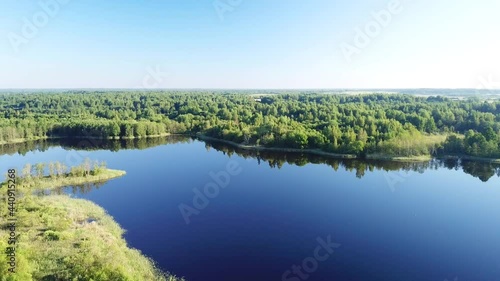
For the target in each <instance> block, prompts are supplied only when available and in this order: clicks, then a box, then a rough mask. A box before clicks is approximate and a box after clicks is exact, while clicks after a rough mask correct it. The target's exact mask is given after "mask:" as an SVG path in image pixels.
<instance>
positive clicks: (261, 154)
mask: <svg viewBox="0 0 500 281" xmlns="http://www.w3.org/2000/svg"><path fill="white" fill-rule="evenodd" d="M190 142H193V139H192V138H190V137H187V136H168V137H159V138H143V139H130V140H100V139H51V140H40V141H30V142H25V143H17V144H6V145H1V146H0V155H5V154H8V155H13V154H20V155H26V153H28V152H30V151H41V152H43V151H46V150H48V149H49V148H51V147H62V148H64V149H76V150H110V151H119V150H123V149H147V148H151V147H155V146H159V145H166V144H176V143H190ZM205 147H206V148H207V150H210V149H215V150H216V151H219V152H222V153H223V154H225V155H228V156H231V155H233V154H236V155H238V156H240V157H242V158H245V159H247V158H252V159H257V161H258V163H259V165H261V164H264V163H267V164H268V165H269V166H270V167H271V168H277V169H280V168H281V167H282V166H283V165H284V164H285V163H286V164H290V165H296V166H304V165H306V164H309V163H314V164H325V165H328V166H330V167H332V168H333V170H335V171H337V170H338V169H340V168H342V169H344V170H346V171H349V172H355V173H356V177H358V178H362V177H363V176H364V175H365V173H366V172H371V171H374V170H383V171H407V172H409V171H413V172H417V173H423V172H424V171H425V170H428V169H434V170H437V169H438V168H442V167H444V168H447V169H450V170H452V169H454V170H459V169H462V171H463V172H464V173H466V174H469V175H472V176H473V177H476V178H478V179H480V180H481V181H483V182H487V181H488V180H489V179H491V178H492V177H494V176H495V175H496V176H497V177H500V164H494V163H484V162H475V161H465V160H459V159H433V160H431V161H428V162H399V161H382V160H363V159H337V158H329V157H324V156H318V155H309V154H302V153H289V152H287V153H283V152H271V151H251V150H244V149H240V148H235V147H233V146H229V145H227V144H224V143H219V142H208V141H207V142H205ZM75 188H77V189H80V191H79V192H81V193H86V192H88V191H90V190H91V189H92V187H89V186H78V187H75Z"/></svg>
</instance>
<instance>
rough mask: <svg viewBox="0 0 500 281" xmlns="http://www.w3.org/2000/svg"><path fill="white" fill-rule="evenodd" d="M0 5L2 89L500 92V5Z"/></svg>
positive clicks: (45, 0)
mask: <svg viewBox="0 0 500 281" xmlns="http://www.w3.org/2000/svg"><path fill="white" fill-rule="evenodd" d="M1 7H2V9H0V38H2V40H0V62H2V63H3V64H4V65H5V66H7V67H4V68H2V69H0V77H2V78H1V79H0V88H1V89H221V90H232V89H244V90H257V89H268V90H293V89H308V90H309V89H310V90H316V89H328V90H330V89H331V90H335V89H356V90H357V89H487V90H494V89H499V88H500V54H499V53H498V51H497V50H499V49H500V38H498V37H495V36H493V34H496V32H497V31H496V28H495V27H497V26H500V18H499V17H498V16H497V13H496V11H498V10H499V8H500V3H499V2H497V1H494V0H481V1H477V2H474V3H472V2H467V3H462V2H453V3H450V2H448V1H445V0H438V1H430V0H427V1H418V2H417V1H410V0H373V1H362V0H356V1H350V2H345V1H340V0H335V1H327V0H313V1H307V2H305V1H298V0H297V1H285V0H274V1H264V0H254V1H248V0H209V1H199V0H184V1H177V0H171V1H148V2H135V1H131V0H127V1H120V2H103V1H97V0H90V1H85V2H82V1H71V0H42V1H40V2H19V1H8V2H4V3H2V4H1ZM465 19H466V20H465Z"/></svg>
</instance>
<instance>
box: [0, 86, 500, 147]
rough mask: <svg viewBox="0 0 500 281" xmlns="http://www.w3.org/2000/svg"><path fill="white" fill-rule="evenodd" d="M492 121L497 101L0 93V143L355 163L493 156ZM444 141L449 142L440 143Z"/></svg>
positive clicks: (499, 112) (496, 126) (498, 111)
mask: <svg viewBox="0 0 500 281" xmlns="http://www.w3.org/2000/svg"><path fill="white" fill-rule="evenodd" d="M257 97H259V99H257ZM499 120H500V102H491V101H488V102H486V101H480V100H478V99H471V100H461V101H459V100H450V99H448V98H446V97H428V98H425V97H417V96H412V95H393V94H366V95H332V94H312V93H307V94H300V93H289V94H273V95H263V94H259V96H256V95H248V94H231V93H208V92H207V93H205V92H204V93H202V92H196V93H188V92H168V93H166V92H159V93H156V92H148V93H134V92H93V93H90V92H71V93H53V94H51V93H34V94H1V95H0V142H12V141H16V140H17V141H21V140H29V139H36V138H45V137H95V138H141V137H146V136H153V135H162V134H166V133H186V134H195V133H202V134H204V135H207V136H211V137H216V138H221V139H225V140H229V141H234V142H237V143H245V144H250V145H262V146H268V147H288V148H297V149H321V150H323V151H327V152H334V153H349V154H356V155H360V156H363V155H367V154H384V155H388V156H416V155H425V154H436V153H439V152H441V153H447V154H460V155H471V156H481V157H500V146H499V140H500V138H499V131H500V123H499V122H498V121H499ZM455 134H457V135H455ZM444 135H450V136H449V137H448V139H447V140H446V142H445V143H443V141H444ZM438 136H442V137H438Z"/></svg>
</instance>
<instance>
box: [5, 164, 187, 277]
mask: <svg viewBox="0 0 500 281" xmlns="http://www.w3.org/2000/svg"><path fill="white" fill-rule="evenodd" d="M125 174H126V172H125V171H121V170H112V169H107V168H101V169H99V172H98V173H96V174H94V175H93V174H89V175H87V176H76V175H74V174H71V173H65V174H62V175H59V176H57V177H56V176H53V177H50V176H46V177H42V178H37V177H33V176H30V177H29V178H19V177H18V178H17V179H18V180H16V185H17V187H16V190H17V192H16V197H15V198H16V200H15V206H16V210H15V211H14V213H13V214H14V217H15V218H16V221H15V230H14V231H15V233H16V234H17V235H16V236H15V237H16V242H15V249H16V250H15V262H16V263H15V268H14V269H15V272H14V273H12V272H9V269H11V265H9V264H8V262H7V259H8V258H9V259H10V257H8V256H6V255H0V279H1V280H4V279H2V278H1V277H6V278H7V279H6V280H11V281H42V280H102V281H107V280H109V281H111V280H159V281H167V280H168V281H183V280H184V279H183V278H177V277H176V276H173V275H170V274H169V273H164V272H162V271H161V270H160V269H158V268H157V267H156V265H155V263H154V261H153V260H151V259H150V258H148V257H146V256H144V255H143V254H142V253H141V252H140V251H139V250H137V249H133V248H130V247H128V245H127V242H126V241H125V239H124V237H123V234H124V232H125V231H124V230H123V229H122V228H121V227H120V225H119V224H118V223H117V222H116V221H115V220H114V219H113V218H112V217H111V216H110V215H108V214H107V213H106V211H105V210H104V209H103V208H102V207H100V206H98V205H96V204H95V203H93V202H91V201H89V200H85V199H76V198H71V197H70V196H68V195H44V194H42V195H40V194H34V193H32V192H26V191H29V190H33V189H45V190H46V189H53V188H57V187H64V186H71V185H81V184H87V183H94V182H102V181H107V180H110V179H114V178H118V177H121V176H124V175H125ZM6 185H7V184H6V182H3V183H0V187H1V189H2V190H6V189H7V186H6ZM6 195H7V193H6V192H2V193H1V194H0V202H1V203H2V204H1V206H0V217H1V218H2V219H1V220H0V249H3V251H4V250H5V249H7V247H12V245H11V244H9V242H8V241H10V240H9V237H12V231H13V230H12V226H11V224H10V222H9V223H8V222H7V218H9V217H11V214H10V213H11V212H13V211H12V210H9V208H8V206H9V205H8V204H7V198H6ZM4 218H5V219H4ZM10 261H12V260H11V259H10Z"/></svg>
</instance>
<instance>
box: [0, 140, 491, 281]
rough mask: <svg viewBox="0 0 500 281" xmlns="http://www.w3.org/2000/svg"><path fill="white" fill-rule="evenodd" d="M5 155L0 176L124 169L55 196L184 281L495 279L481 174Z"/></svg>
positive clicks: (243, 160)
mask: <svg viewBox="0 0 500 281" xmlns="http://www.w3.org/2000/svg"><path fill="white" fill-rule="evenodd" d="M34 147H35V148H36V149H35V148H34ZM122 148H132V149H122ZM137 148H141V149H137ZM15 151H21V152H22V153H21V154H19V153H15ZM3 152H4V153H6V152H5V151H3ZM8 153H9V154H4V155H2V156H0V171H6V170H7V168H13V167H16V168H18V169H21V168H22V166H23V165H24V164H25V163H27V162H30V163H37V162H48V161H61V162H65V163H66V164H67V165H72V164H77V162H79V161H82V160H83V158H84V157H89V158H91V159H97V160H102V161H106V162H107V164H108V167H110V168H113V169H122V170H126V171H127V175H126V176H124V177H122V178H119V179H115V180H112V181H109V182H107V183H105V184H103V185H101V186H99V187H98V188H95V187H94V188H90V189H89V188H87V189H82V188H80V189H78V188H67V189H66V190H65V191H66V192H68V193H70V194H72V196H75V197H80V198H86V199H89V200H91V201H93V202H95V203H97V204H98V205H100V206H102V207H103V208H104V209H106V210H107V212H108V213H109V214H110V215H111V216H113V217H114V218H115V220H116V221H117V222H118V223H119V224H120V225H121V226H122V227H123V228H124V229H126V231H127V232H126V235H125V238H126V240H127V242H128V243H129V245H130V246H131V247H133V248H137V249H139V250H141V251H142V252H143V253H144V254H145V255H147V256H149V257H151V258H152V259H154V260H155V261H156V262H157V263H158V266H159V267H161V268H162V269H164V270H168V271H171V272H172V273H175V274H176V275H180V276H185V277H186V279H187V280H190V281H201V280H228V281H229V280H253V281H255V280H276V281H278V280H290V281H298V280H329V281H330V280H339V281H365V280H369V281H378V280H380V281H382V280H383V281H390V280H397V281H419V280H422V281H423V280H425V281H434V280H435V281H444V280H450V281H452V280H455V278H457V280H459V281H493V280H496V281H498V280H500V178H499V177H498V174H499V168H498V167H495V166H492V165H488V164H478V163H456V162H454V161H432V162H430V163H423V164H402V163H390V162H385V163H384V162H376V161H375V162H364V161H348V160H327V159H321V158H318V157H305V156H300V155H293V154H271V153H267V154H264V153H260V154H257V153H250V152H244V151H234V150H233V149H231V148H227V147H224V146H221V145H217V144H212V145H208V144H206V143H204V142H200V141H196V140H189V139H188V140H181V141H177V140H169V141H167V142H165V143H162V142H159V143H156V144H153V145H147V144H146V145H140V144H137V143H136V144H132V145H129V147H123V144H122V146H120V144H118V145H111V146H102V147H101V148H99V149H97V150H92V151H88V150H82V149H79V148H78V147H75V146H68V145H67V144H61V145H57V144H56V145H48V146H43V145H42V147H37V146H36V145H35V146H33V147H28V148H27V147H23V148H21V149H18V148H15V147H14V148H11V151H10V152H8ZM228 165H229V168H228ZM211 173H212V174H218V175H219V183H217V181H216V180H214V178H213V177H212V176H211ZM221 183H222V184H221ZM226 183H227V185H226ZM224 185H225V187H222V186H224ZM206 186H208V189H207V191H208V193H205V191H204V188H205V187H206ZM193 189H196V190H198V191H193ZM217 189H218V191H217ZM199 193H201V194H204V195H202V196H200V195H199ZM196 194H198V196H196ZM205 194H208V196H206V195H205ZM200 197H203V198H201V199H200ZM210 197H211V198H210ZM193 199H195V201H196V202H195V204H193ZM182 204H184V205H182ZM197 205H198V206H197ZM205 205H206V206H205ZM180 207H182V208H184V211H185V215H184V216H183V215H182V213H181V211H180ZM198 207H199V208H198ZM186 210H188V212H186ZM189 210H190V211H191V213H190V212H189ZM193 210H194V211H193ZM186 214H191V215H190V216H187V215H186ZM186 221H189V224H187V223H186ZM328 244H329V246H328ZM298 266H300V268H299V267H298Z"/></svg>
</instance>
